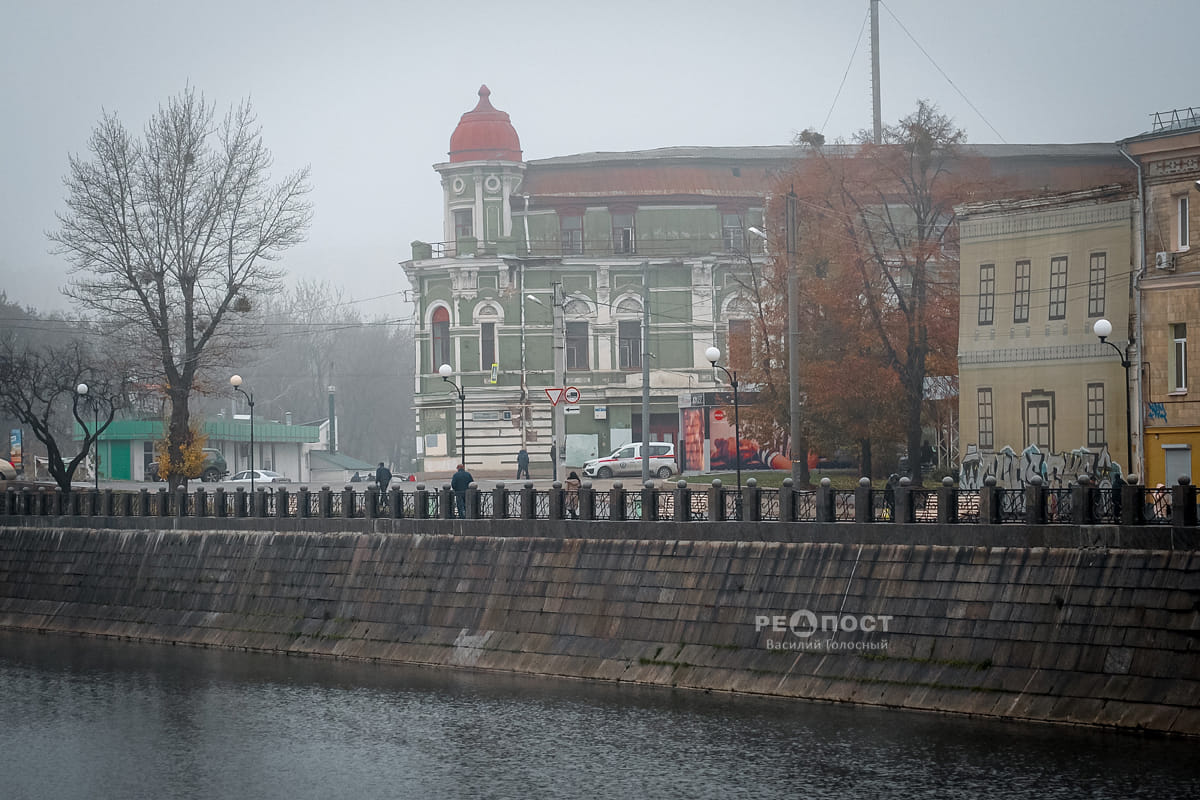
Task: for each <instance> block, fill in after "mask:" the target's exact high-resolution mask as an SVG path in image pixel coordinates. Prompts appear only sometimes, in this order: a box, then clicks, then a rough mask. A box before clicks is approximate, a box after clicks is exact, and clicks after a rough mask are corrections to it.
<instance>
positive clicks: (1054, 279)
mask: <svg viewBox="0 0 1200 800" xmlns="http://www.w3.org/2000/svg"><path fill="white" fill-rule="evenodd" d="M1066 318H1067V257H1066V256H1057V257H1056V258H1052V259H1050V319H1066ZM1039 447H1040V445H1039Z"/></svg>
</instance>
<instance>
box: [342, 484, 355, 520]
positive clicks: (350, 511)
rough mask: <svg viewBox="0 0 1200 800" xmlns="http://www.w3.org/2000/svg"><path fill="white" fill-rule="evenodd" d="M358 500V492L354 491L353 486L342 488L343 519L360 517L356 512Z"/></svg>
mask: <svg viewBox="0 0 1200 800" xmlns="http://www.w3.org/2000/svg"><path fill="white" fill-rule="evenodd" d="M357 499H358V492H356V491H354V487H353V486H346V487H343V488H342V519H351V518H353V517H356V516H358V512H357V511H356V510H355V508H354V506H355V504H356V503H355V501H356V500H357Z"/></svg>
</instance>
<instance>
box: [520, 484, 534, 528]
mask: <svg viewBox="0 0 1200 800" xmlns="http://www.w3.org/2000/svg"><path fill="white" fill-rule="evenodd" d="M521 519H537V494H536V490H535V489H534V488H533V481H525V485H524V486H522V487H521Z"/></svg>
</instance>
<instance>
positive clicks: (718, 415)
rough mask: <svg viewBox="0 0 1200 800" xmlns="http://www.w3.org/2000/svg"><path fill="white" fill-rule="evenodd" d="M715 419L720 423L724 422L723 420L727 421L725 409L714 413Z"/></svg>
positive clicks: (719, 409)
mask: <svg viewBox="0 0 1200 800" xmlns="http://www.w3.org/2000/svg"><path fill="white" fill-rule="evenodd" d="M713 419H715V420H717V421H720V420H723V419H725V409H723V408H718V409H717V410H716V411H714V412H713Z"/></svg>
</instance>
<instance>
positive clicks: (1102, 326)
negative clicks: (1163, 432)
mask: <svg viewBox="0 0 1200 800" xmlns="http://www.w3.org/2000/svg"><path fill="white" fill-rule="evenodd" d="M1112 329H1113V326H1112V323H1111V322H1109V321H1108V320H1106V319H1098V320H1096V324H1095V325H1093V326H1092V332H1093V333H1095V334H1096V336H1098V337H1099V338H1100V343H1101V344H1106V345H1108V346H1109V347H1111V348H1112V349H1113V350H1116V351H1117V355H1119V356H1120V357H1121V366H1122V367H1124V368H1125V447H1126V450H1125V453H1126V455H1127V456H1128V458H1129V461H1128V462H1127V464H1126V467H1125V469H1126V474H1128V473H1130V472H1133V470H1134V466H1133V425H1132V423H1131V422H1130V420H1131V419H1132V416H1131V414H1130V409H1129V368H1130V367H1131V366H1132V364H1131V362H1130V361H1129V345H1131V344H1133V340H1132V339H1131V340H1130V342H1129V344H1127V345H1125V349H1124V350H1121V348H1119V347H1117V346H1116V345H1115V344H1113V343H1112V342H1110V341H1108V337H1109V336H1110V335H1111V334H1112Z"/></svg>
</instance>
